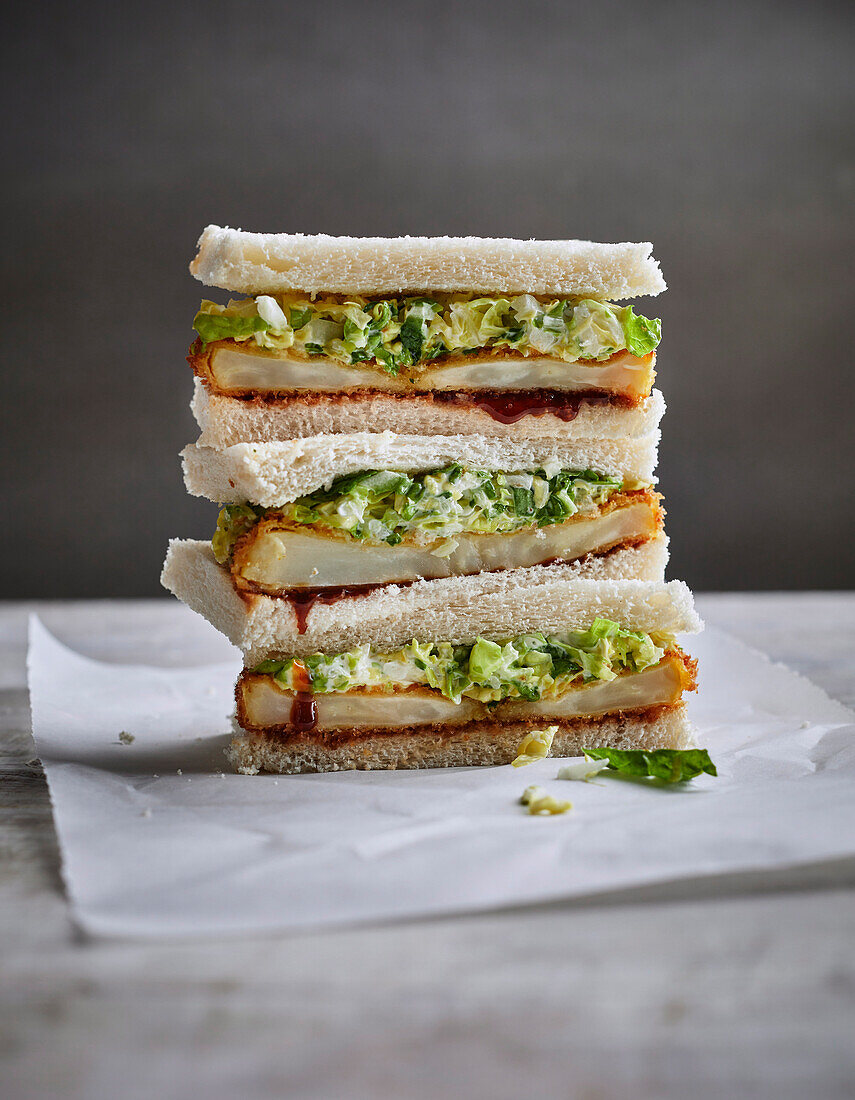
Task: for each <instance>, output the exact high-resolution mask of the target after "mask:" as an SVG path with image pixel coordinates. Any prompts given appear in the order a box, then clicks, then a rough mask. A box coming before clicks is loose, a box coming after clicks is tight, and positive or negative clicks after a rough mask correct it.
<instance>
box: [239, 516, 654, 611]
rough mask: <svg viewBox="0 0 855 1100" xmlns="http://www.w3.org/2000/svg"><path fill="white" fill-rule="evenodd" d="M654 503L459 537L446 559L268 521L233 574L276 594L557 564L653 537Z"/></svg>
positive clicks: (423, 550)
mask: <svg viewBox="0 0 855 1100" xmlns="http://www.w3.org/2000/svg"><path fill="white" fill-rule="evenodd" d="M628 499H629V500H630V501H633V499H634V498H632V497H629V498H628ZM655 500H656V498H655V497H653V496H650V497H648V498H645V499H643V500H641V501H639V502H637V503H635V502H633V503H628V504H626V505H625V506H623V507H617V508H612V509H611V510H607V511H605V512H604V513H599V512H598V513H595V514H594V515H584V514H581V513H577V514H576V515H575V516H573V517H572V519H570V520H568V521H567V522H566V523H562V524H555V525H553V526H549V527H541V528H525V529H523V530H521V531H515V532H513V533H511V534H501V535H498V534H496V535H478V534H474V535H473V534H468V535H467V534H461V535H457V536H455V541H456V543H457V546H456V548H455V549H453V550H452V551H451V552H450V553H447V554H444V555H443V554H442V553H440V554H439V555H438V554H436V553H432V551H433V550H437V549H439V550H442V542H443V541H444V540H441V541H440V542H438V543H436V544H432V545H429V546H427V547H422V546H415V545H411V544H406V543H402V544H399V545H398V546H388V545H386V544H385V543H379V544H378V543H370V544H369V543H365V542H360V541H357V540H354V539H351V538H348V537H346V536H342V535H336V534H335V533H333V532H330V533H329V535H324V534H322V533H320V532H316V531H313V530H312V529H310V528H299V527H298V528H294V527H289V528H284V527H282V526H281V524H280V525H278V526H277V522H276V520H275V519H268V520H262V521H261V522H260V523H258V524H257V525H256V527H255V528H254V529H253V531H252V532H251V533H250V535H249V536H248V537H247V538H246V539H245V540H244V541H243V543H242V544H241V546H240V547H239V549H238V550H237V551H236V553H235V556H234V560H233V562H232V573H233V575H234V576H235V579H236V580H237V582H238V584H240V585H243V586H245V587H250V588H252V589H254V590H258V591H262V592H266V593H268V594H270V595H276V594H277V593H278V592H285V591H289V590H291V589H295V588H306V587H309V588H324V587H328V586H329V587H333V586H339V585H363V584H391V583H395V582H398V583H402V582H407V581H414V580H418V579H419V578H421V577H423V578H425V579H429V580H432V579H435V578H437V577H451V576H466V575H471V574H473V573H479V572H482V571H483V570H496V569H520V568H524V567H526V566H530V565H538V564H540V563H541V562H547V561H553V560H556V559H560V560H562V561H574V560H576V559H577V558H581V557H584V555H585V554H590V553H595V552H600V553H602V552H605V551H606V550H609V549H611V548H612V547H614V546H617V545H620V544H621V543H626V542H630V541H638V540H641V539H647V538H653V537H654V536H655V535H656V533H657V530H658V523H659V520H658V507H657V506H656V503H655Z"/></svg>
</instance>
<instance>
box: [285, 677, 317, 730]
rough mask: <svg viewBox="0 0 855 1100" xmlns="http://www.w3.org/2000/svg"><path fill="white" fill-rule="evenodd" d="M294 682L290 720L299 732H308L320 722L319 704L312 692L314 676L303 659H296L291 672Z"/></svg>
mask: <svg viewBox="0 0 855 1100" xmlns="http://www.w3.org/2000/svg"><path fill="white" fill-rule="evenodd" d="M291 676H292V679H293V682H294V701H293V702H292V703H291V714H290V716H289V720H290V723H291V726H292V727H293V728H294V729H295V730H296V731H297V733H308V732H309V731H310V730H313V729H314V728H315V727H316V726H317V724H318V704H317V703H316V702H315V697H314V695H313V694H312V678H311V676H310V675H309V670H308V669H307V668H306V666H305V665H304V664H303V663H302V661H295V662H294V665H293V670H292V673H291Z"/></svg>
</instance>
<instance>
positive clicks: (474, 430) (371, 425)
mask: <svg viewBox="0 0 855 1100" xmlns="http://www.w3.org/2000/svg"><path fill="white" fill-rule="evenodd" d="M190 408H191V410H192V412H193V415H194V416H195V417H196V422H197V424H198V425H199V427H200V428H201V435H200V436H199V439H198V440H197V443H198V444H199V445H200V446H203V447H213V448H214V449H216V450H223V449H225V448H226V447H233V446H234V445H235V444H236V443H276V442H284V441H286V440H289V439H305V438H306V437H308V436H313V435H330V434H334V433H340V432H345V433H349V432H363V431H365V430H366V428H367V429H368V430H369V431H371V432H388V431H394V432H400V433H401V434H402V435H423V436H433V435H483V436H488V437H494V438H497V439H509V438H510V439H561V440H564V439H568V440H569V439H620V438H634V437H637V436H642V435H647V434H648V433H649V432H652V431H655V430H656V428H657V427H658V426H659V422H660V420H661V419H662V416H663V414H664V412H665V401H664V399H663V397H662V394H661V392H660V391H659V390H654V391H653V393H652V394H651V395H650V397H648V398H647V399H646V400H644V401H642V402H641V403H640V404H638V405H637V406H634V407H623V406H620V405H611V404H603V403H595V402H587V401H585V402H582V404H581V406H580V408H579V412H578V414H577V416H576V417H575V418H574V419H573V420H569V421H565V420H561V419H560V418H559V417H557V416H555V415H554V414H553V413H543V414H542V415H538V416H524V417H522V419H520V420H518V421H516V422H515V423H513V424H502V423H501V422H500V421H498V420H495V419H494V418H493V417H492V416H490V414H489V413H487V412H485V411H484V410H483V409H479V408H478V406H477V405H474V404H473V405H469V406H465V405H456V404H450V403H446V402H443V401H434V400H433V399H432V398H431V397H426V396H413V397H393V396H388V395H385V394H371V395H365V396H359V397H354V396H347V397H336V396H328V395H321V394H318V395H313V396H312V398H311V400H307V399H305V398H296V399H294V398H285V399H282V400H278V401H277V400H271V401H266V400H263V399H259V400H252V399H245V398H239V397H227V396H225V395H222V394H216V393H210V392H209V391H208V390H207V389H206V388H205V384H204V383H203V382H202V380H201V379H199V378H197V379H196V380H195V386H194V390H193V400H192V401H191V402H190Z"/></svg>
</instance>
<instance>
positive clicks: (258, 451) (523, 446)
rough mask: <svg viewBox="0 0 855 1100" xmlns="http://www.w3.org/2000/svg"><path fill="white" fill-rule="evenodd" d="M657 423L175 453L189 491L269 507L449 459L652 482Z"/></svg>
mask: <svg viewBox="0 0 855 1100" xmlns="http://www.w3.org/2000/svg"><path fill="white" fill-rule="evenodd" d="M658 444H659V430H658V429H657V430H656V431H653V432H648V433H647V435H644V436H640V437H639V438H637V439H620V440H617V439H593V440H592V439H582V440H576V439H516V438H513V439H511V438H509V439H495V438H489V437H487V436H478V435H457V436H441V435H435V436H418V435H395V433H394V432H354V433H352V434H341V435H317V436H311V437H310V438H307V439H291V440H288V441H286V442H281V443H237V444H235V445H234V446H232V447H227V448H226V449H225V450H222V451H217V450H214V449H212V448H210V447H200V446H199V445H198V444H191V445H190V446H189V447H185V448H184V450H183V451H182V452H181V457H182V459H183V462H184V482H185V484H186V486H187V491H188V492H189V493H191V494H192V495H193V496H203V497H207V498H208V499H209V500H215V501H219V502H220V503H223V504H225V503H233V502H238V503H240V502H243V501H250V502H251V503H253V504H260V505H261V506H262V507H264V508H275V507H278V506H280V505H283V504H288V503H289V502H290V501H293V500H296V499H297V497H300V496H304V495H305V494H307V493H311V492H315V491H317V490H318V489H321V488H324V487H328V486H329V485H330V484H331V483H332V481H333V480H334V479H335V478H337V477H341V476H342V475H344V474H351V473H357V472H359V471H360V470H401V471H421V470H431V469H437V468H439V467H442V466H446V465H448V464H450V463H452V462H459V463H460V465H461V466H465V467H468V468H469V469H471V470H505V471H508V472H511V471H515V470H534V469H538V468H540V467H546V468H547V469H549V468H550V467H552V468H554V469H555V470H559V469H563V470H573V469H583V470H584V469H588V468H591V469H594V470H599V471H601V472H603V473H608V474H613V475H615V476H618V477H621V478H623V479H625V480H638V481H644V482H652V481H653V471H654V470H655V468H656V453H657V447H658Z"/></svg>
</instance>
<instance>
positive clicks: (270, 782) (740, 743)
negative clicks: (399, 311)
mask: <svg viewBox="0 0 855 1100" xmlns="http://www.w3.org/2000/svg"><path fill="white" fill-rule="evenodd" d="M690 648H691V652H692V654H693V655H695V656H697V657H698V659H699V661H700V679H701V689H700V692H699V695H698V697H697V698H696V699H694V700H693V701H692V703H691V709H692V715H693V719H694V722H695V724H696V725H697V727H698V729H699V736H698V743H699V744H701V745H703V746H705V747H707V748H708V749H709V750H710V753H711V755H712V757H713V759H714V760H715V762H716V764H717V766H718V770H719V778H717V779H714V778H712V777H709V776H703V777H701V778H699V779H696V780H693V781H692V783H690V784H688V785H684V786H683V787H681V788H679V789H662V788H653V787H649V786H647V785H644V784H641V783H634V782H628V781H623V780H620V779H616V778H606V779H601V781H599V782H598V784H597V785H594V784H586V783H575V782H567V781H561V780H558V779H556V774H557V771H558V767H559V763H558V762H557V761H556V760H555V759H547V760H545V761H543V762H538V763H537V764H532V765H529V766H527V767H524V768H512V767H510V766H509V765H508V766H506V767H500V768H460V769H439V770H435V771H399V772H342V773H338V774H330V775H301V776H278V777H273V776H242V775H233V774H231V773H227V764H226V762H225V759H224V757H223V748H224V746H225V745H226V743H227V741H228V729H229V722H228V714H229V711H230V709H231V706H232V690H233V683H234V679H235V677H236V675H237V672H238V668H239V661H238V660H237V658H236V659H235V660H234V661H233V662H231V663H228V664H225V665H216V666H204V667H202V668H191V669H188V668H181V669H177V670H176V669H163V668H148V667H138V666H129V665H115V664H102V663H99V662H95V661H91V660H89V659H87V658H85V657H82V656H80V655H79V654H77V653H74V652H72V651H70V650H69V649H67V648H66V647H64V646H63V645H61V644H60V643H59V642H58V641H57V640H56V639H55V638H53V637H52V636H51V635H50V634H49V633H48V632H47V630H46V629H45V628H44V626H43V625H42V624H41V623H40V622H39V620H38V619H35V618H34V619H33V620H32V621H31V624H30V651H29V676H30V692H31V701H32V711H33V728H34V733H35V739H36V745H37V749H38V753H39V756H40V757H41V760H42V763H43V764H44V767H45V771H46V773H47V778H48V783H49V785H50V793H51V799H52V802H53V810H54V817H55V820H56V827H57V832H58V834H59V842H60V846H61V850H62V858H63V874H64V878H65V882H66V885H67V887H68V893H69V896H70V898H71V902H72V906H73V910H74V914H75V916H76V919H77V920H78V922H79V923H80V925H81V926H82V927H83V928H84V929H85V930H87V931H89V932H90V933H94V934H99V935H109V936H137V937H156V936H169V937H176V936H179V937H180V936H198V935H200V934H212V935H213V934H229V933H230V934H238V933H241V932H258V931H264V930H271V929H288V928H298V927H320V926H324V925H331V924H336V923H351V922H356V921H366V920H383V919H391V918H400V917H414V916H418V915H425V914H436V913H449V912H462V911H466V910H477V909H484V908H489V907H493V906H497V905H518V904H521V903H524V902H531V901H538V900H546V899H554V898H560V897H571V896H580V895H583V894H591V893H595V892H597V891H603V890H611V889H618V888H626V887H630V886H634V885H641V884H645V883H651V882H655V881H664V880H673V879H678V878H682V877H696V876H699V875H714V874H719V873H724V872H732V871H740V870H756V869H761V868H782V867H786V866H789V865H794V864H799V863H804V862H808V861H814V860H820V859H826V858H831V857H840V856H845V855H851V854H855V724H853V723H855V715H853V713H852V712H851V711H849V710H847V709H846V708H845V707H843V706H841V705H840V704H838V703H836V702H834V701H833V700H831V699H829V698H828V696H826V695H825V694H824V693H823V692H822V691H820V690H819V689H818V688H817V687H815V686H813V685H812V684H810V683H809V682H808V681H806V680H804V679H802V678H801V677H799V676H797V675H796V674H794V673H793V672H790V671H789V670H787V669H785V668H783V667H782V666H780V665H775V664H772V663H771V662H770V661H768V660H767V659H766V658H765V657H764V656H763V655H762V654H760V653H757V652H755V651H754V650H751V649H748V648H747V647H745V646H743V645H742V644H741V643H739V642H737V641H735V640H734V639H732V638H729V637H728V636H726V635H724V634H722V633H720V632H718V631H715V630H708V631H707V632H706V633H704V634H702V635H700V636H699V637H697V638H693V639H691V647H690ZM120 732H124V733H126V734H128V735H130V736H131V737H132V738H133V740H132V741H130V743H127V742H128V738H127V737H126V738H124V739H122V738H120V737H119V734H120ZM531 783H538V784H542V785H543V786H545V787H547V789H548V790H550V792H552V793H554V794H556V795H558V796H559V797H561V798H566V799H570V800H571V801H572V802H573V804H574V809H573V810H572V811H571V812H570V813H568V814H565V815H563V816H560V817H550V818H539V817H532V816H529V815H527V814H526V813H525V812H524V810H523V808H522V807H520V806H519V805H518V798H519V796H520V794H521V793H522V790H523V788H524V787H526V786H527V785H529V784H531Z"/></svg>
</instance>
